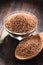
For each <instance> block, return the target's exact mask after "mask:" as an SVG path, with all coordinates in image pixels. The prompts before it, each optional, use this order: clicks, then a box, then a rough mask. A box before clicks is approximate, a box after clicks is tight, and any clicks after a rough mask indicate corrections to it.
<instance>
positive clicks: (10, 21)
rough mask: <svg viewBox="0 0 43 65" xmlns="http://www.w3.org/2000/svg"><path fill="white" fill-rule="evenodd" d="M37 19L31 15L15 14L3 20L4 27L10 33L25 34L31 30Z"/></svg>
mask: <svg viewBox="0 0 43 65" xmlns="http://www.w3.org/2000/svg"><path fill="white" fill-rule="evenodd" d="M36 25H37V19H36V17H35V16H33V14H27V13H15V14H12V15H10V16H8V17H7V18H6V19H5V26H6V28H8V29H9V30H10V31H12V32H17V33H25V32H30V31H31V30H33V29H34V28H35V27H36Z"/></svg>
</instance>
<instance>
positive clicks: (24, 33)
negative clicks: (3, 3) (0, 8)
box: [4, 11, 38, 35]
mask: <svg viewBox="0 0 43 65" xmlns="http://www.w3.org/2000/svg"><path fill="white" fill-rule="evenodd" d="M15 13H27V14H31V15H33V16H34V17H35V18H36V19H37V17H36V16H35V15H34V14H32V13H31V12H28V11H14V12H12V13H9V14H8V15H6V16H5V17H4V21H5V19H6V18H7V17H8V16H10V15H13V14H15ZM37 26H38V19H37V24H36V26H35V27H34V28H33V29H32V30H31V31H29V32H28V31H27V32H23V33H17V32H13V31H10V30H9V29H8V28H7V27H6V26H5V22H4V28H5V30H6V31H7V32H9V33H11V34H14V35H26V34H30V33H32V32H34V31H35V30H36V28H37Z"/></svg>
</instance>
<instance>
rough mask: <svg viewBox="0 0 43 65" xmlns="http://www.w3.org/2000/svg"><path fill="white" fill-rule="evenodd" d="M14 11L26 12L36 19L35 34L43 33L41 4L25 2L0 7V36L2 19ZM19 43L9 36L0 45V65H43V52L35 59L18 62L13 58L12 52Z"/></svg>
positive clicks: (42, 9) (42, 8)
mask: <svg viewBox="0 0 43 65" xmlns="http://www.w3.org/2000/svg"><path fill="white" fill-rule="evenodd" d="M15 11H28V12H31V13H33V14H34V15H36V16H37V18H38V21H39V23H38V28H37V30H36V32H37V33H38V32H41V31H43V7H42V4H33V3H28V2H27V3H26V2H16V1H15V2H11V3H5V4H1V5H0V34H1V29H2V26H3V24H4V17H5V16H6V15H7V14H9V13H12V12H15ZM18 43H19V41H18V40H16V39H13V38H11V37H10V36H9V35H8V36H7V37H6V38H5V39H4V40H3V43H2V44H0V65H43V50H42V51H41V52H40V54H39V55H37V56H36V57H35V58H33V59H30V60H26V61H20V60H17V59H16V58H15V56H14V54H13V53H14V50H15V48H16V46H17V44H18Z"/></svg>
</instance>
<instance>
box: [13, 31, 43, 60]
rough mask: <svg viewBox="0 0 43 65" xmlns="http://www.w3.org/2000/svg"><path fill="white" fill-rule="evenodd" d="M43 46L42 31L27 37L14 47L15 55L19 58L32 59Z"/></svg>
mask: <svg viewBox="0 0 43 65" xmlns="http://www.w3.org/2000/svg"><path fill="white" fill-rule="evenodd" d="M42 47H43V32H41V33H39V34H36V35H33V36H31V37H27V38H26V39H24V40H23V41H21V42H20V43H19V44H18V45H17V47H16V49H15V52H14V54H15V57H16V58H17V59H19V60H27V59H32V58H33V57H35V56H37V55H38V54H39V53H40V52H41V50H42Z"/></svg>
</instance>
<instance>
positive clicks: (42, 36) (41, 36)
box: [38, 32, 43, 46]
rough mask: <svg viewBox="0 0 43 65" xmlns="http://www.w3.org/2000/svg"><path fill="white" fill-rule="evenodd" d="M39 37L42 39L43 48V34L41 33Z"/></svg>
mask: <svg viewBox="0 0 43 65" xmlns="http://www.w3.org/2000/svg"><path fill="white" fill-rule="evenodd" d="M38 35H39V36H40V38H41V40H42V46H43V32H41V33H39V34H38Z"/></svg>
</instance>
